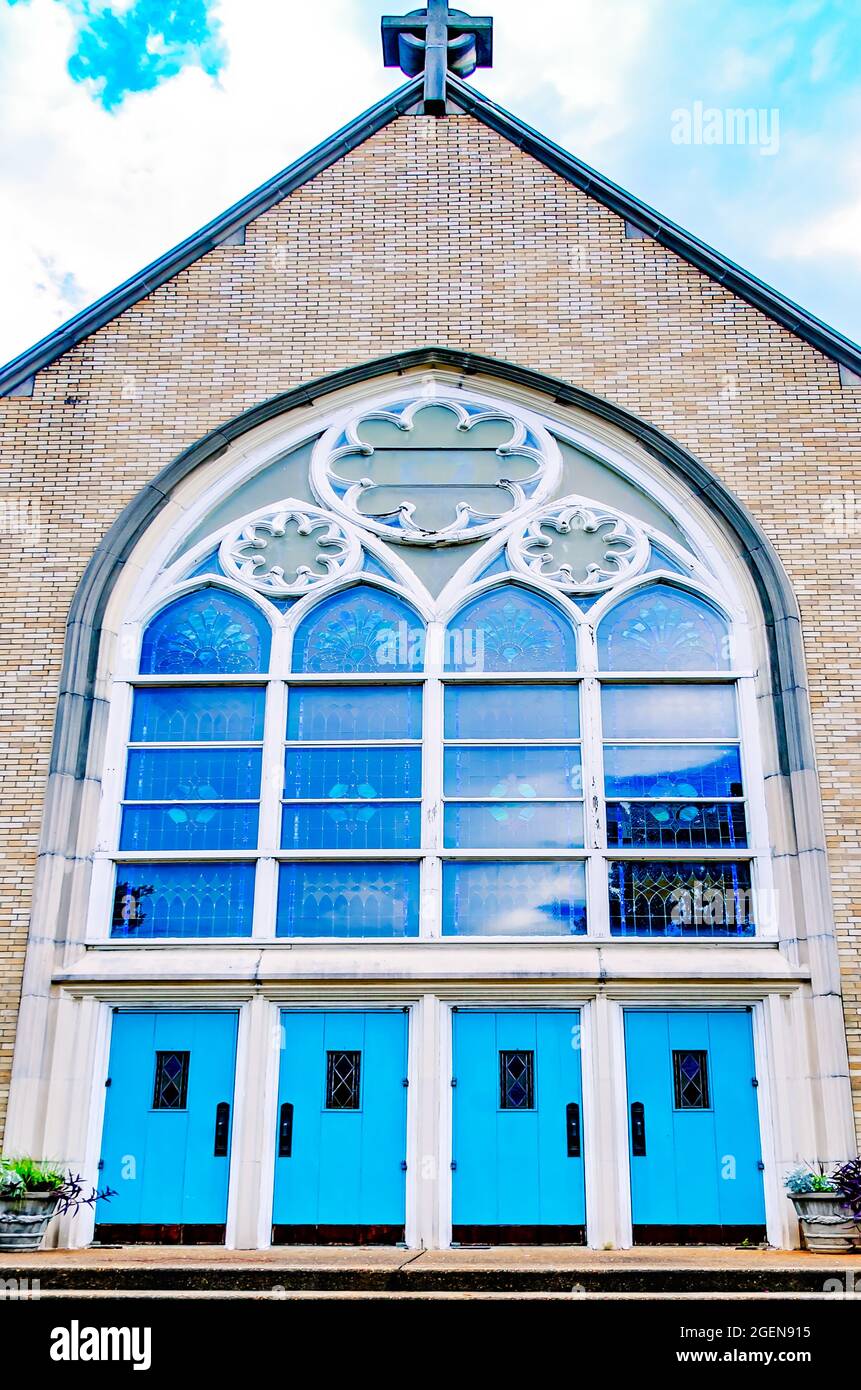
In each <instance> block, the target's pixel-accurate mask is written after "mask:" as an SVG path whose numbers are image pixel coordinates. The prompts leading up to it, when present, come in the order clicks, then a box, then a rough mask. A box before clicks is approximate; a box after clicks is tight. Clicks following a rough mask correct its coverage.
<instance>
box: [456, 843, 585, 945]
mask: <svg viewBox="0 0 861 1390" xmlns="http://www.w3.org/2000/svg"><path fill="white" fill-rule="evenodd" d="M585 930H586V873H585V868H584V865H583V864H582V863H580V862H579V861H572V860H535V861H532V862H517V861H515V860H510V861H493V860H454V861H451V862H449V863H447V864H444V865H443V935H444V936H578V935H581V934H582V933H583V932H585Z"/></svg>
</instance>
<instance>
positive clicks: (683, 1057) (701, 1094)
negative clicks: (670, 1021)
mask: <svg viewBox="0 0 861 1390" xmlns="http://www.w3.org/2000/svg"><path fill="white" fill-rule="evenodd" d="M673 1092H674V1102H675V1108H676V1109H677V1110H708V1109H709V1107H710V1104H711V1102H710V1100H709V1072H708V1053H707V1052H702V1051H695V1052H694V1051H681V1050H674V1051H673Z"/></svg>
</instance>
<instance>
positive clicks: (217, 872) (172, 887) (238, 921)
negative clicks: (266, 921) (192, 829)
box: [111, 864, 254, 939]
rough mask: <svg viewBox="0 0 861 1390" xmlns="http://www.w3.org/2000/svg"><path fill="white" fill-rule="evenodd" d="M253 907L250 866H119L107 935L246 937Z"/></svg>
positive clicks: (249, 927) (136, 936)
mask: <svg viewBox="0 0 861 1390" xmlns="http://www.w3.org/2000/svg"><path fill="white" fill-rule="evenodd" d="M253 907H254V865H253V864H118V865H117V878H116V890H115V893H114V914H113V923H112V926H111V936H113V937H135V938H138V939H142V938H148V937H162V936H202V937H209V936H250V935H251V915H252V911H253Z"/></svg>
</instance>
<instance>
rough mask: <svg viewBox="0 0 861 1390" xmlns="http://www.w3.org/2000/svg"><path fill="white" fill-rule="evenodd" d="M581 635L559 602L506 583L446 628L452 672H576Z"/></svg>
mask: <svg viewBox="0 0 861 1390" xmlns="http://www.w3.org/2000/svg"><path fill="white" fill-rule="evenodd" d="M576 668H577V639H576V637H575V634H574V629H573V627H572V625H571V623H570V622H569V621H568V619H567V618H566V617H565V615H564V613H562V612H561V611H560V610H559V609H558V608H557V607H556V605H555V604H554V603H552V602H550V600H548V599H545V598H542V597H541V595H540V594H534V593H531V592H530V591H529V590H528V589H524V588H522V587H521V586H520V585H518V584H501V585H500V586H499V587H498V588H494V589H490V590H489V591H487V592H486V593H483V594H479V596H478V597H477V598H474V599H472V600H471V601H470V602H469V603H467V604H465V605H464V606H463V608H461V610H460V612H459V613H457V614H456V615H455V617H454V618H453V619H452V621H451V623H450V624H449V627H448V631H447V632H446V650H445V669H446V670H447V671H574V670H576Z"/></svg>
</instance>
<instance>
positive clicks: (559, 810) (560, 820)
mask: <svg viewBox="0 0 861 1390" xmlns="http://www.w3.org/2000/svg"><path fill="white" fill-rule="evenodd" d="M444 843H445V846H446V848H447V849H458V848H460V849H505V850H509V851H513V850H519V849H580V848H582V846H583V805H582V802H579V801H495V802H487V801H448V802H446V805H445V808H444Z"/></svg>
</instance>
